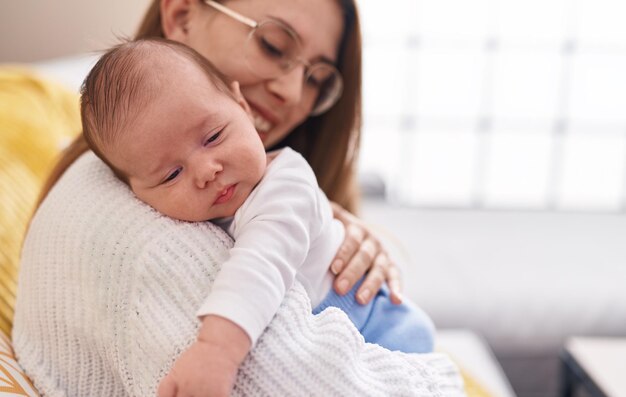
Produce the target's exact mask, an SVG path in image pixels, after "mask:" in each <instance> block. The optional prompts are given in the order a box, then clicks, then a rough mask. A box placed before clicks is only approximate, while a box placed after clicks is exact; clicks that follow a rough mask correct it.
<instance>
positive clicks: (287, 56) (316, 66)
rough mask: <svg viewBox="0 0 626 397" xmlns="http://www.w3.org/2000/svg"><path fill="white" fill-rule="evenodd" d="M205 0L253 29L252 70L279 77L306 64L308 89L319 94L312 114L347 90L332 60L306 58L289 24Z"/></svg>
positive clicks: (248, 44)
mask: <svg viewBox="0 0 626 397" xmlns="http://www.w3.org/2000/svg"><path fill="white" fill-rule="evenodd" d="M203 1H204V3H205V4H206V5H208V6H211V7H213V8H214V9H216V10H218V11H220V12H222V13H224V14H226V15H228V16H229V17H231V18H233V19H235V20H237V21H239V22H241V23H243V24H245V25H247V26H249V27H250V28H252V31H251V32H250V34H249V35H248V38H247V40H246V44H245V48H244V51H245V58H246V63H247V65H248V68H249V69H250V71H251V72H252V73H254V74H256V75H257V76H259V77H262V78H276V77H279V76H282V75H284V74H286V73H288V72H289V71H291V70H292V69H293V68H294V67H296V66H298V65H299V64H302V65H304V69H305V75H304V84H305V89H310V90H314V92H315V93H317V100H316V101H315V104H314V105H313V109H312V110H311V115H312V116H317V115H320V114H322V113H324V112H326V111H327V110H328V109H330V108H331V107H332V106H333V105H334V104H335V103H336V102H337V100H339V97H341V93H342V90H343V79H342V77H341V73H339V71H338V70H337V68H336V67H335V66H333V65H332V64H330V63H328V62H323V61H321V62H315V63H313V64H311V63H310V62H309V61H307V60H306V59H304V58H302V56H301V54H302V46H301V44H300V40H298V36H297V35H296V33H295V32H294V31H293V30H292V29H290V28H289V27H288V26H286V25H284V24H283V23H281V22H279V21H275V20H271V19H268V20H265V21H262V22H256V21H254V20H252V19H250V18H248V17H245V16H243V15H241V14H239V13H238V12H235V11H233V10H232V9H230V8H228V7H226V6H224V5H222V4H220V3H218V2H216V1H213V0H203Z"/></svg>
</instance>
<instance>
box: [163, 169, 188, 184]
mask: <svg viewBox="0 0 626 397" xmlns="http://www.w3.org/2000/svg"><path fill="white" fill-rule="evenodd" d="M182 170H183V169H182V168H176V169H175V170H174V171H173V172H172V173H171V174H169V175H168V176H167V178H165V180H164V181H163V183H167V182H170V181H173V180H174V179H176V177H178V175H179V174H180V173H181V172H182Z"/></svg>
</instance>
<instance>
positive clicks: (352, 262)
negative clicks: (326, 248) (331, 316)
mask: <svg viewBox="0 0 626 397" xmlns="http://www.w3.org/2000/svg"><path fill="white" fill-rule="evenodd" d="M331 206H332V208H333V214H334V216H335V218H336V219H338V220H340V221H341V223H343V225H344V227H345V229H346V237H345V239H344V242H343V244H342V245H341V247H339V251H338V252H337V255H336V256H335V259H334V260H333V263H332V265H331V270H332V272H333V273H334V274H335V275H337V277H336V279H335V283H334V288H335V291H337V293H338V294H341V295H343V294H345V293H347V292H348V291H350V290H351V289H352V287H353V286H354V284H356V282H357V281H359V280H360V279H361V277H363V276H364V275H365V280H364V281H363V284H362V285H361V287H360V288H359V290H358V292H357V294H356V297H357V300H358V301H359V303H361V304H367V303H369V301H370V300H371V299H372V297H373V296H374V295H376V293H377V292H378V290H379V289H380V288H381V286H382V284H383V283H384V282H386V283H387V285H388V286H389V291H390V292H391V301H392V302H393V303H396V304H399V303H401V302H402V292H401V290H402V289H401V285H400V274H399V271H398V268H397V266H396V264H395V263H394V262H393V261H392V260H391V258H390V257H389V255H388V254H387V251H386V250H385V249H384V247H383V246H382V244H381V242H380V240H379V239H378V238H377V237H376V236H375V235H374V233H372V232H371V230H369V228H368V227H367V226H366V225H365V223H364V222H363V221H361V220H360V219H359V218H357V217H356V216H354V215H352V214H351V213H350V212H348V211H346V210H345V209H344V208H343V207H341V206H340V205H339V204H337V203H333V202H331Z"/></svg>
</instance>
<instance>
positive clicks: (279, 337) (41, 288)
mask: <svg viewBox="0 0 626 397" xmlns="http://www.w3.org/2000/svg"><path fill="white" fill-rule="evenodd" d="M231 245H232V241H231V240H230V238H229V237H228V236H227V235H226V234H225V233H224V232H223V231H221V230H220V229H219V228H218V227H216V226H214V225H212V224H210V223H186V222H179V221H175V220H172V219H169V218H167V217H164V216H162V215H160V214H158V213H157V212H156V211H154V210H152V209H151V208H150V207H148V206H147V205H145V204H142V203H141V202H139V201H138V200H137V199H136V198H134V196H133V195H132V193H131V192H130V191H129V190H128V189H127V188H126V187H125V186H124V185H123V184H122V183H121V182H119V181H118V180H117V179H116V178H115V177H114V176H113V175H112V173H111V172H110V171H109V169H108V168H107V167H106V166H105V165H104V164H103V163H102V162H101V161H100V160H99V159H97V158H96V157H95V156H94V155H93V154H91V153H88V154H86V155H84V156H83V157H81V158H80V159H79V160H78V161H77V162H76V163H75V164H74V165H73V166H72V167H71V168H70V169H69V170H68V171H67V172H66V173H65V175H64V176H63V178H62V179H61V181H60V182H59V183H57V185H56V186H55V188H54V189H53V190H52V191H51V193H50V195H49V196H48V198H47V199H46V200H45V202H44V203H43V204H42V206H41V207H40V209H39V211H38V213H37V214H36V216H35V218H34V219H33V222H32V224H31V227H30V231H29V234H28V236H27V239H26V241H25V245H24V249H23V255H22V263H21V270H20V278H19V285H18V298H17V303H16V311H15V325H14V329H13V341H14V347H15V352H16V355H17V357H18V360H19V362H20V364H21V365H22V366H23V368H24V370H25V372H26V373H27V374H28V375H29V376H30V377H31V378H32V379H33V380H34V383H35V386H36V387H37V388H38V389H39V391H40V392H41V393H42V394H43V395H44V396H92V397H97V396H107V397H110V396H154V395H155V393H156V388H157V385H158V382H159V380H160V379H161V378H162V377H163V376H164V375H165V374H166V373H167V371H168V369H169V368H170V367H171V365H172V364H173V362H174V360H175V359H176V357H178V355H179V354H180V353H181V352H182V351H184V350H185V348H186V347H187V346H189V345H190V344H191V343H192V341H194V340H195V337H196V334H197V331H198V328H199V321H198V319H197V318H196V316H195V312H196V310H197V308H198V307H199V306H200V304H201V302H202V301H203V299H204V298H205V297H206V296H207V295H208V294H209V293H210V292H211V284H212V282H213V280H214V279H215V276H216V274H217V272H218V271H219V267H220V263H222V262H223V261H224V260H225V259H226V258H227V256H228V249H229V248H230V247H231ZM462 394H463V391H462V381H461V378H460V376H459V373H458V371H457V369H456V367H455V366H454V364H452V362H451V361H450V360H449V358H448V357H447V356H445V355H441V354H428V355H410V354H405V353H399V352H393V353H392V352H389V351H387V350H385V349H383V348H381V347H379V346H377V345H370V344H366V343H365V342H364V341H363V338H362V337H361V335H360V334H359V333H358V332H357V330H356V329H355V328H354V326H353V325H352V323H351V322H350V320H349V319H348V318H347V316H346V315H345V314H344V313H343V312H341V311H340V310H338V309H328V310H325V311H324V312H322V313H321V314H319V315H317V316H314V315H312V314H311V307H310V303H309V300H308V298H307V295H306V293H305V291H304V288H303V287H302V286H301V285H300V284H296V285H295V286H294V287H293V288H292V289H291V290H290V291H289V292H288V293H287V295H286V297H285V300H284V302H283V303H282V305H281V307H280V309H279V311H278V313H277V314H276V316H275V317H274V319H273V320H272V322H271V323H270V325H269V326H268V328H267V329H266V331H265V332H264V334H263V335H262V336H261V337H260V338H259V341H258V342H257V345H256V346H255V348H254V349H253V350H252V351H251V352H250V354H249V355H248V357H247V358H246V360H245V361H244V363H243V365H242V366H241V368H240V370H239V373H238V376H237V380H236V384H235V388H234V390H233V395H234V396H278V395H281V396H290V395H293V396H301V395H319V396H327V395H345V396H349V395H368V396H376V395H380V396H383V395H384V396H388V395H394V396H405V395H406V396H459V395H462Z"/></svg>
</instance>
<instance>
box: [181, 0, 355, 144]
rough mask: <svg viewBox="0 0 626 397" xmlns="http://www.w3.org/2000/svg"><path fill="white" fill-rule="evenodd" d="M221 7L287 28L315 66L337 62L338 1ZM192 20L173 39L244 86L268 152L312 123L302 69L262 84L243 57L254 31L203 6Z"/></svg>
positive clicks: (246, 0)
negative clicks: (302, 125) (323, 61)
mask: <svg viewBox="0 0 626 397" xmlns="http://www.w3.org/2000/svg"><path fill="white" fill-rule="evenodd" d="M222 4H224V5H225V6H227V7H228V8H231V9H232V10H234V11H236V12H238V13H240V14H242V15H244V16H246V17H248V18H251V19H253V20H255V21H257V22H261V21H263V20H266V19H275V20H279V21H281V22H283V23H284V24H286V25H288V26H289V27H290V28H291V29H292V30H293V31H294V32H295V33H296V34H297V35H298V36H299V39H300V41H301V43H302V54H301V56H302V58H304V59H305V60H307V61H309V62H311V63H314V62H316V61H318V60H320V59H330V60H332V61H333V62H334V61H336V60H337V51H338V48H339V42H340V40H341V35H342V33H343V16H342V10H341V8H340V5H339V3H338V1H337V0H232V1H226V2H223V3H222ZM187 17H188V18H187V19H186V21H185V23H186V26H185V31H184V33H183V34H181V35H180V36H177V37H176V36H175V37H170V38H173V39H175V40H178V41H182V42H184V43H185V44H187V45H189V46H191V47H192V48H194V49H195V50H196V51H198V52H200V53H201V54H202V55H204V56H205V57H207V58H208V59H209V60H210V61H211V62H212V63H213V64H214V65H215V66H216V67H217V68H218V69H219V70H220V71H221V72H222V73H224V74H225V75H227V76H228V77H229V78H231V79H233V80H236V81H238V82H239V84H240V86H241V92H242V94H243V95H244V97H245V98H246V100H247V101H248V102H249V104H250V107H251V109H252V113H253V116H254V120H255V127H256V129H257V131H258V132H259V135H260V136H261V139H262V141H263V145H264V146H265V147H266V148H269V147H272V146H273V145H275V144H276V143H278V142H279V141H281V140H282V139H283V138H284V137H285V136H286V135H288V134H289V133H290V132H291V131H292V130H293V129H294V128H295V127H296V126H297V125H299V124H300V123H302V122H303V121H304V120H305V119H306V118H307V116H308V115H309V113H310V112H311V109H312V107H313V102H314V99H311V98H307V97H306V95H305V94H306V92H305V89H304V88H305V87H304V73H305V70H304V67H303V66H302V65H299V66H297V67H295V68H294V69H292V70H291V71H289V72H288V73H287V74H285V75H282V76H280V77H277V78H273V79H264V78H260V77H258V76H257V75H255V74H254V73H253V72H252V70H251V67H252V68H253V67H254V65H251V67H249V66H248V63H247V61H246V58H245V55H244V48H245V43H246V39H247V37H248V34H249V33H250V31H251V28H250V27H248V26H246V25H245V24H243V23H241V22H238V21H236V20H234V19H233V18H231V17H229V16H227V15H225V14H223V13H221V12H219V11H217V10H215V9H213V8H211V7H209V6H207V5H205V4H203V3H202V2H201V1H200V2H197V3H194V5H193V6H192V7H191V8H190V10H189V13H188V15H187Z"/></svg>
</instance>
